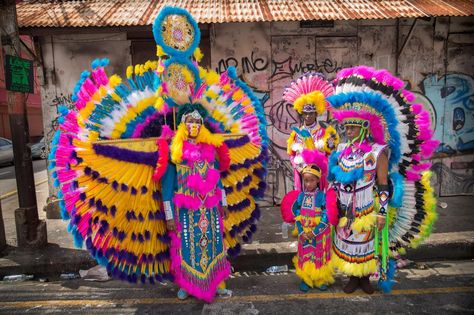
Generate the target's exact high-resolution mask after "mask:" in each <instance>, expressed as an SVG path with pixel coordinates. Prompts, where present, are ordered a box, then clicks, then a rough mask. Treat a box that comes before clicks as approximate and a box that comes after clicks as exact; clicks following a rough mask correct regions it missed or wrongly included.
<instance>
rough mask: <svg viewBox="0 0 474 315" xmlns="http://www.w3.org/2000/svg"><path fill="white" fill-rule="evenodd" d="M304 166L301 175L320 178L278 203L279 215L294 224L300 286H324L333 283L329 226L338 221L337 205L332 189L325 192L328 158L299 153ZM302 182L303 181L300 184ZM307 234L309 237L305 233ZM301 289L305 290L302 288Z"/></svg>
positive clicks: (313, 153)
mask: <svg viewBox="0 0 474 315" xmlns="http://www.w3.org/2000/svg"><path fill="white" fill-rule="evenodd" d="M302 156H303V159H304V163H305V166H304V168H303V171H302V175H304V174H305V173H308V174H312V175H314V176H316V177H317V178H319V179H320V181H319V184H318V185H317V187H316V189H315V190H313V191H306V190H304V191H293V192H290V193H289V194H287V195H286V196H285V198H284V199H283V201H282V204H281V211H282V217H283V219H284V221H285V222H287V223H293V222H295V223H296V228H297V231H298V251H297V254H296V256H295V257H294V258H293V263H294V265H295V269H296V275H297V276H298V277H299V278H301V280H302V281H303V283H304V284H303V283H302V285H303V288H307V287H310V288H313V287H317V288H324V287H326V286H328V285H330V284H332V283H333V282H334V278H333V273H334V272H333V266H332V264H331V244H332V238H331V226H330V224H337V215H338V213H337V206H336V198H335V194H334V191H332V189H331V192H330V193H328V194H326V193H325V190H324V187H326V184H325V182H324V179H325V178H326V177H327V158H326V156H325V154H324V153H322V152H319V151H318V150H316V149H314V150H304V151H303V152H302ZM303 185H304V183H303ZM306 233H310V235H312V238H311V239H306V238H305V237H304V236H305V235H304V234H306ZM302 290H304V289H302Z"/></svg>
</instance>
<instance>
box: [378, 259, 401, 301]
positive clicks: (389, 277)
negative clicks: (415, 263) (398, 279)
mask: <svg viewBox="0 0 474 315" xmlns="http://www.w3.org/2000/svg"><path fill="white" fill-rule="evenodd" d="M396 270H397V264H396V262H395V260H394V259H389V261H388V266H387V271H386V273H385V277H386V279H385V280H382V279H379V282H378V287H379V288H380V290H381V291H382V292H383V293H384V294H390V293H391V292H392V287H393V284H394V280H393V279H394V277H395V273H396Z"/></svg>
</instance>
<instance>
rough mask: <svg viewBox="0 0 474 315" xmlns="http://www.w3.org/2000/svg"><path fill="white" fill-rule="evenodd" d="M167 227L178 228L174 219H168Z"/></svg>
mask: <svg viewBox="0 0 474 315" xmlns="http://www.w3.org/2000/svg"><path fill="white" fill-rule="evenodd" d="M166 228H167V229H168V231H174V230H176V224H175V223H174V220H166Z"/></svg>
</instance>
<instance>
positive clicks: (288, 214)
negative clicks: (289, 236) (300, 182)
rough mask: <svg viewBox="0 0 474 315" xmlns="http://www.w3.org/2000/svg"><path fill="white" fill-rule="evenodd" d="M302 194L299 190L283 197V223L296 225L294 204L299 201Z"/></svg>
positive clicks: (281, 208) (281, 209)
mask: <svg viewBox="0 0 474 315" xmlns="http://www.w3.org/2000/svg"><path fill="white" fill-rule="evenodd" d="M299 194H300V192H299V191H298V190H293V191H290V192H289V193H287V194H286V195H285V197H283V200H282V201H281V205H280V212H281V217H282V219H283V221H285V222H286V223H294V222H295V216H294V214H293V204H294V203H295V202H296V200H297V199H298V195H299Z"/></svg>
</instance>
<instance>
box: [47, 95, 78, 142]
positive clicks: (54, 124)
mask: <svg viewBox="0 0 474 315" xmlns="http://www.w3.org/2000/svg"><path fill="white" fill-rule="evenodd" d="M61 105H62V106H66V107H67V108H69V109H71V108H73V107H74V102H73V101H72V94H66V95H64V94H63V93H61V94H60V95H56V97H55V98H54V99H53V100H52V101H51V105H50V106H51V107H55V108H56V114H59V106H61ZM58 118H59V116H58V115H56V116H55V118H54V119H53V120H52V121H51V125H50V128H49V132H48V134H47V139H51V138H52V137H53V135H54V133H55V132H56V130H57V129H58V127H59V123H58Z"/></svg>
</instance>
